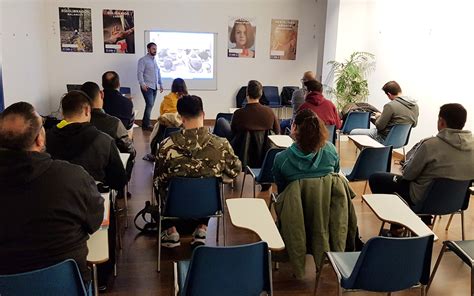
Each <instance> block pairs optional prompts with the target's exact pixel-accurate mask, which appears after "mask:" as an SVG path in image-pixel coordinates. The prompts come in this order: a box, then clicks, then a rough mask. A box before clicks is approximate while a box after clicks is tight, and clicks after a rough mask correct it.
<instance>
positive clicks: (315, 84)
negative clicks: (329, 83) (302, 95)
mask: <svg viewBox="0 0 474 296" xmlns="http://www.w3.org/2000/svg"><path fill="white" fill-rule="evenodd" d="M304 86H306V89H308V91H317V92H323V85H322V84H321V82H319V81H317V80H308V81H305V82H304Z"/></svg>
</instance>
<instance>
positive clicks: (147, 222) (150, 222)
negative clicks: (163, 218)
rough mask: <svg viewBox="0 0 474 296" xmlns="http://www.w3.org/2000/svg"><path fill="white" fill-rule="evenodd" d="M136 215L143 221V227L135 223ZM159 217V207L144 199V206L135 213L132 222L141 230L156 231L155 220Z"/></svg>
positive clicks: (146, 231)
mask: <svg viewBox="0 0 474 296" xmlns="http://www.w3.org/2000/svg"><path fill="white" fill-rule="evenodd" d="M147 215H149V217H148V218H147ZM138 217H142V221H143V222H144V225H143V227H141V226H139V225H138V224H137V219H138ZM159 219H160V212H159V207H158V206H157V205H152V204H151V203H150V201H146V202H145V207H144V208H143V209H142V210H140V211H139V212H138V213H137V214H136V215H135V218H134V219H133V223H134V224H135V227H136V228H137V229H138V230H140V231H141V232H144V233H151V232H156V231H158V224H157V221H158V220H159ZM140 224H141V223H140Z"/></svg>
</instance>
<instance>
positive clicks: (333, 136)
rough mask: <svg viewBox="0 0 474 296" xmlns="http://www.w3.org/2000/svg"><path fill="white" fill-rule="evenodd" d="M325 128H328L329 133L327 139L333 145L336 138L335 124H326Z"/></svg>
mask: <svg viewBox="0 0 474 296" xmlns="http://www.w3.org/2000/svg"><path fill="white" fill-rule="evenodd" d="M326 128H327V130H328V135H329V138H328V140H329V141H331V143H333V144H334V145H336V138H337V134H336V126H335V125H326Z"/></svg>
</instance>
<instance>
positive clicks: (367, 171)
mask: <svg viewBox="0 0 474 296" xmlns="http://www.w3.org/2000/svg"><path fill="white" fill-rule="evenodd" d="M391 167H392V146H388V147H366V148H364V149H362V151H361V152H360V154H359V157H357V160H356V162H355V165H354V167H353V168H352V169H351V168H342V169H341V171H342V172H343V173H344V175H345V176H346V178H347V180H349V181H365V186H364V193H365V191H366V189H367V183H368V180H369V177H370V176H371V175H372V174H373V173H376V172H387V173H388V172H390V169H391Z"/></svg>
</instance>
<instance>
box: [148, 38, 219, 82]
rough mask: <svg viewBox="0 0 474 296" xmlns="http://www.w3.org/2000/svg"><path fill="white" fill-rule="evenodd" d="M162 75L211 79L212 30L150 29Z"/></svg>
mask: <svg viewBox="0 0 474 296" xmlns="http://www.w3.org/2000/svg"><path fill="white" fill-rule="evenodd" d="M149 41H151V42H155V43H156V45H157V54H156V58H157V62H158V66H159V67H160V70H161V77H162V78H176V77H181V78H183V79H213V78H214V69H213V67H214V56H213V55H214V34H212V33H183V32H150V40H149Z"/></svg>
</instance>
